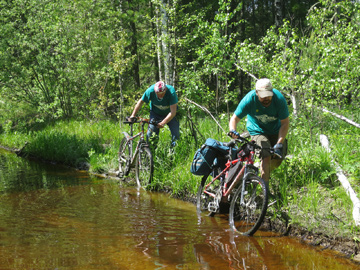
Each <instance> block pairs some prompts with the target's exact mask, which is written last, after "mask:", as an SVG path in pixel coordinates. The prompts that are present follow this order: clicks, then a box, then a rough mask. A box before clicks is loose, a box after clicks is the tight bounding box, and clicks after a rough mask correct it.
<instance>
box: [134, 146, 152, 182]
mask: <svg viewBox="0 0 360 270" xmlns="http://www.w3.org/2000/svg"><path fill="white" fill-rule="evenodd" d="M153 171H154V161H153V158H152V154H151V151H150V148H149V147H147V146H142V147H140V149H139V153H138V156H137V161H136V166H135V173H136V182H137V185H138V186H139V187H144V186H146V185H148V184H150V183H151V180H152V175H153Z"/></svg>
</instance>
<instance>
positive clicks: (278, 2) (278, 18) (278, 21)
mask: <svg viewBox="0 0 360 270" xmlns="http://www.w3.org/2000/svg"><path fill="white" fill-rule="evenodd" d="M281 2H282V1H281V0H275V25H276V27H280V26H281V24H282V3H281Z"/></svg>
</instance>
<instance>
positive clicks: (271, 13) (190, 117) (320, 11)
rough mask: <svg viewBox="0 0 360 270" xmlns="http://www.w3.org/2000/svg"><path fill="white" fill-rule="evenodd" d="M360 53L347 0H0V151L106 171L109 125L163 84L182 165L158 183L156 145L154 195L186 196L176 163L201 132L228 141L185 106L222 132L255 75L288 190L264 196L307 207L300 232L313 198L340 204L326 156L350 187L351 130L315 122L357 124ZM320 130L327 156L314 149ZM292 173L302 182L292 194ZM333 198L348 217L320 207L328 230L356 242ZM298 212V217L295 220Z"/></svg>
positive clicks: (115, 136)
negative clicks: (283, 158)
mask: <svg viewBox="0 0 360 270" xmlns="http://www.w3.org/2000/svg"><path fill="white" fill-rule="evenodd" d="M359 46H360V3H359V1H355V0H353V1H350V0H343V1H341V0H320V1H314V0H308V1H299V0H272V1H269V0H243V1H234V0H233V1H230V0H196V1H190V0H168V1H165V0H151V1H145V0H129V1H122V0H92V1H90V0H77V1H73V0H72V1H69V0H58V1H45V0H13V1H5V0H0V125H1V136H0V144H1V145H5V146H8V147H17V148H20V147H22V146H23V145H24V143H25V141H27V142H29V144H28V146H26V148H25V151H27V152H28V154H33V155H36V156H41V157H42V158H44V159H48V160H55V161H59V162H63V163H65V164H69V165H75V166H77V165H79V164H80V163H81V164H84V162H85V163H90V170H92V171H94V172H103V171H109V170H110V168H114V167H116V159H117V158H116V156H117V147H118V144H119V141H120V136H121V132H120V131H121V130H124V129H126V127H124V126H122V125H121V122H122V120H123V119H124V118H125V117H126V116H129V115H130V113H131V111H132V109H133V107H134V105H135V103H136V101H137V100H138V99H139V98H140V97H141V96H142V94H143V92H144V91H145V90H146V89H147V88H148V87H149V86H150V85H151V84H153V83H155V82H156V81H158V80H164V81H165V82H166V83H168V84H171V85H173V86H174V87H175V89H176V90H177V93H178V96H179V111H178V115H177V117H178V118H179V119H181V132H182V135H181V136H182V139H181V140H180V141H179V143H178V149H177V150H176V157H175V164H180V165H181V166H180V165H179V166H178V167H176V168H175V169H174V170H173V171H172V173H173V174H175V175H174V177H171V178H172V179H180V181H177V182H176V183H175V182H171V181H170V180H169V179H168V178H169V177H164V175H165V176H166V175H168V174H169V171H166V170H164V169H163V168H164V167H166V166H164V164H167V163H166V162H167V154H166V147H161V146H160V147H159V148H158V149H157V152H156V156H157V158H158V160H157V161H156V162H158V164H160V163H161V165H162V166H159V167H158V168H162V169H158V170H157V169H156V171H155V177H154V179H155V184H154V185H155V187H154V188H156V186H157V189H171V190H172V192H173V193H174V194H186V193H187V191H189V190H190V193H191V194H193V193H194V192H195V190H196V186H197V184H198V182H199V178H196V177H194V176H192V175H191V174H190V173H189V172H188V167H186V168H187V169H186V170H184V166H188V165H189V164H190V162H191V159H192V155H193V153H194V151H195V150H196V148H197V147H198V146H199V145H200V144H201V143H203V140H204V139H205V138H206V137H214V138H216V139H219V140H228V138H226V135H225V134H223V133H221V130H220V129H218V126H217V125H216V124H215V123H214V122H212V120H211V119H210V117H209V114H207V113H204V112H203V111H202V110H201V109H200V108H199V107H198V106H196V105H194V103H191V102H189V100H191V101H193V102H195V103H197V104H199V105H201V106H203V107H204V108H207V109H208V110H209V112H211V114H212V115H213V116H214V117H215V118H216V119H217V120H218V121H219V123H221V125H223V127H225V129H227V123H228V120H229V117H231V115H232V113H233V111H234V110H235V108H236V106H237V104H238V102H239V101H240V100H241V98H242V97H243V96H244V95H245V94H246V93H247V92H248V91H250V90H251V89H253V87H254V84H255V81H256V79H257V78H262V77H268V78H270V79H271V80H272V83H273V85H274V87H275V88H276V89H278V90H280V91H281V92H282V93H283V94H284V96H285V97H286V98H287V100H288V104H289V107H290V109H291V129H290V134H289V140H290V141H291V144H290V150H291V152H292V154H293V156H294V158H293V159H292V160H291V161H290V162H289V163H288V164H287V167H285V168H283V169H282V171H280V172H279V174H278V175H275V177H278V178H279V179H282V181H285V182H286V181H289V182H286V183H285V182H284V183H280V184H282V185H283V186H284V187H289V186H290V180H292V181H291V185H292V186H293V187H294V190H293V191H291V192H290V191H289V190H281V187H280V184H279V186H278V187H273V189H276V188H277V189H278V191H279V196H280V197H281V200H280V201H281V203H282V206H284V205H285V206H286V207H287V209H286V210H289V209H291V207H292V206H291V204H290V201H292V203H293V205H297V206H299V205H300V203H299V202H300V201H299V200H300V199H301V200H303V199H304V198H303V197H306V198H308V200H309V201H308V202H307V203H306V207H307V208H308V209H302V211H305V212H306V211H308V212H312V213H313V215H312V218H308V219H307V221H308V224H303V225H304V226H307V227H308V228H309V229H315V228H318V226H319V224H323V222H322V221H323V219H319V218H316V216H319V215H318V214H319V208H318V206H319V202H320V201H321V200H322V198H324V197H331V198H333V202H332V203H331V204H330V205H335V204H337V205H338V206H339V201H337V200H338V199H339V198H340V197H341V196H342V195H341V191H340V189H339V188H338V186H339V184H336V183H335V178H336V176H335V171H336V169H335V166H334V165H333V164H332V161H331V160H332V159H333V158H335V159H336V161H337V162H339V163H340V164H341V165H342V166H343V169H344V171H345V173H346V175H347V176H349V177H350V179H351V181H352V184H353V185H354V186H355V187H358V186H360V185H359V184H360V180H359V178H360V165H359V164H360V158H359V156H360V155H359V153H360V146H359V140H360V139H359V138H360V132H359V129H358V128H354V127H353V126H351V125H349V124H347V123H345V124H344V123H343V121H341V120H337V119H336V118H334V117H333V116H332V115H331V114H330V113H328V112H325V113H324V109H327V110H330V111H331V112H336V113H337V114H340V115H342V116H344V117H346V118H347V119H350V120H352V121H354V122H358V123H359V122H360V110H359V109H360V108H359V99H360V87H359V84H360V48H359ZM140 114H142V115H143V116H147V114H148V109H147V108H143V110H142V112H141V113H140ZM203 119H206V121H203ZM208 119H210V120H208ZM241 128H243V129H245V125H243V126H242V127H241ZM215 131H216V132H215ZM80 132H83V133H82V134H80ZM164 132H165V133H166V132H168V131H167V130H166V129H165V130H164ZM214 132H215V133H214ZM322 132H325V133H326V132H327V135H328V136H330V141H331V142H332V143H333V147H334V148H335V149H334V150H333V152H334V153H331V154H329V153H324V152H322V150H317V147H318V144H319V142H318V137H317V135H318V134H319V133H322ZM64 134H66V135H64ZM163 137H164V138H165V137H166V136H163ZM164 140H165V139H164ZM110 145H111V146H110ZM57 148H61V149H57ZM114 149H115V150H114ZM63 152H64V153H63ZM184 164H185V165H184ZM167 165H168V166H169V167H174V166H175V165H174V163H173V164H167ZM299 175H301V177H300V178H299ZM163 178H167V179H163ZM302 178H306V179H307V180H308V182H306V183H310V184H309V185H310V186H306V188H304V186H305V184H304V182H303V180H302ZM309 179H310V180H309ZM319 184H322V185H321V186H319ZM324 189H326V191H324ZM319 190H320V191H324V192H325V193H324V194H325V195H324V197H322V198H321V197H319V196H318V194H320V193H319ZM305 191H306V192H305ZM358 191H359V190H358ZM303 193H306V194H305V195H306V196H303V197H299V196H300V195H301V194H303ZM299 194H300V195H299ZM344 194H345V192H344ZM313 197H315V199H316V201H315V200H314V199H313ZM345 197H346V195H344V196H343V198H344V199H339V200H341V203H340V206H341V207H344V208H347V211H346V212H345V213H340V212H341V211H338V212H331V213H332V214H333V216H335V218H334V217H330V218H329V220H330V219H332V221H331V222H333V223H332V224H333V225H331V226H332V227H331V228H332V229H331V230H332V231H333V233H334V234H336V233H337V227H338V226H339V222H338V219H339V217H340V219H342V220H345V221H343V222H342V223H341V222H340V224H342V226H343V227H344V228H345V227H346V231H347V232H349V231H350V234H351V235H356V234H357V229H356V226H354V223H353V222H352V221H351V220H352V218H351V210H352V206H351V201H350V202H349V201H346V200H347V199H345ZM306 198H305V199H304V200H306ZM309 198H310V199H309ZM296 199H297V200H298V201H296ZM324 202H325V201H324ZM326 202H328V201H326ZM345 204H347V206H346V207H345V206H344V205H345ZM286 207H285V208H286ZM306 207H305V208H306ZM326 211H327V213H328V211H329V210H328V209H326ZM326 211H325V212H326ZM325 212H324V215H326V213H325ZM300 214H301V215H299V217H298V218H297V220H298V222H300V221H304V218H303V216H304V212H302V213H300ZM275 215H276V214H275ZM324 218H328V217H327V216H324ZM292 219H293V222H295V221H294V220H296V217H295V216H292ZM335 221H336V222H335ZM309 222H310V223H311V224H312V225H311V226H310V227H309ZM324 226H326V225H324ZM324 228H325V227H324ZM325 230H328V232H329V228H325ZM343 232H344V231H343ZM356 237H357V236H356ZM354 239H355V238H354ZM357 239H358V240H360V238H357ZM358 240H356V241H358Z"/></svg>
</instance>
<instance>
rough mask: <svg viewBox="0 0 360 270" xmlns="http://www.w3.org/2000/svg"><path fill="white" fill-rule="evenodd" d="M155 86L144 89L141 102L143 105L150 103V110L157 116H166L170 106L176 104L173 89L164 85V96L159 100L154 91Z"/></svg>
mask: <svg viewBox="0 0 360 270" xmlns="http://www.w3.org/2000/svg"><path fill="white" fill-rule="evenodd" d="M154 87H155V84H154V85H152V86H150V87H149V88H148V89H146V91H145V93H144V95H143V96H142V98H141V99H142V100H143V101H144V102H145V103H149V102H150V110H152V111H153V112H154V113H156V114H159V115H163V116H165V115H167V114H168V113H169V112H170V105H174V104H176V103H178V97H177V94H176V91H175V88H174V87H173V86H171V85H166V88H167V90H166V93H165V96H164V97H163V98H162V99H161V100H160V99H159V98H158V97H157V95H156V93H155V90H154Z"/></svg>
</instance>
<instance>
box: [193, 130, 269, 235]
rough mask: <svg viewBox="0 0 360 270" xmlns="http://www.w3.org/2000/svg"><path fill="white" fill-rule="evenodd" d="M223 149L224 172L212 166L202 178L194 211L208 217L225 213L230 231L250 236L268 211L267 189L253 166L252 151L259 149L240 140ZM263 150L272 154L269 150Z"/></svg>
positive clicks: (217, 166) (218, 165)
mask: <svg viewBox="0 0 360 270" xmlns="http://www.w3.org/2000/svg"><path fill="white" fill-rule="evenodd" d="M224 145H226V146H228V147H229V153H228V155H227V159H228V160H227V162H226V164H225V168H223V167H221V164H220V163H215V164H213V166H212V169H211V173H210V174H209V175H205V176H204V177H203V178H202V180H201V184H200V186H199V189H198V193H197V204H196V205H197V210H198V212H208V213H209V215H210V216H213V215H214V214H216V213H222V212H229V223H230V227H231V228H232V229H233V230H234V231H236V232H238V233H241V234H245V235H252V234H254V233H255V232H256V231H257V230H258V229H259V227H260V226H261V223H262V222H263V220H264V217H265V214H266V211H267V207H268V196H269V195H268V187H267V185H266V184H265V182H264V180H263V179H262V178H260V177H259V176H258V174H259V170H258V168H257V167H255V166H254V160H255V149H262V148H261V147H260V146H259V145H257V144H256V143H255V142H254V141H249V140H248V139H246V138H243V137H241V136H240V137H239V138H238V139H235V140H231V141H230V142H229V143H224ZM236 146H238V147H236ZM267 150H269V151H270V153H271V154H274V150H273V149H272V148H270V149H267ZM233 151H235V155H233V154H234V153H233ZM233 156H235V158H233ZM229 208H230V210H228V209H229Z"/></svg>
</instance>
